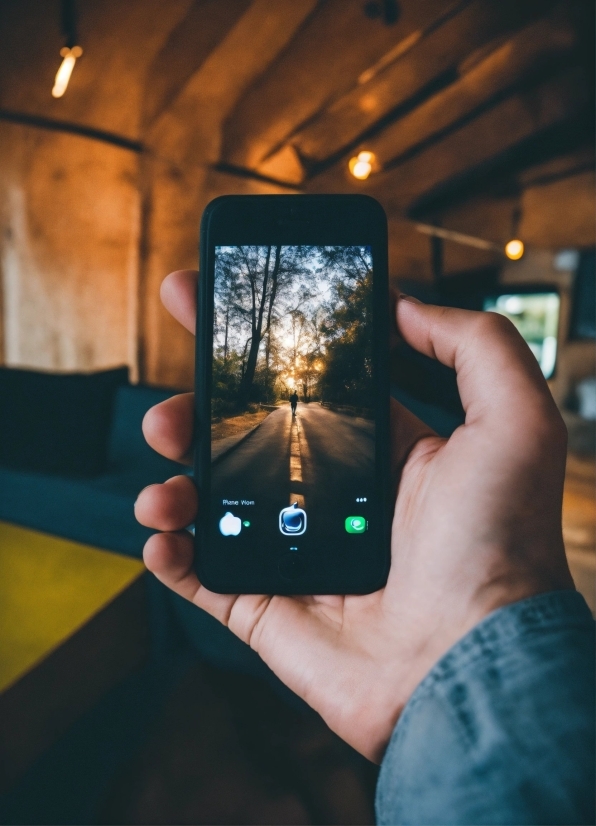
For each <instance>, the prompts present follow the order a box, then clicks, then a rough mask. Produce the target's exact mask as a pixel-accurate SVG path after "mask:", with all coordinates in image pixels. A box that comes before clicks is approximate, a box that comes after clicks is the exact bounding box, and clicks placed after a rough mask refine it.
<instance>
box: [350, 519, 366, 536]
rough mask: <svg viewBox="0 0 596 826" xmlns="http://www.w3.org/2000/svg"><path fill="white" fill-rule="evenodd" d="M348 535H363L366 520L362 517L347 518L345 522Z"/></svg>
mask: <svg viewBox="0 0 596 826" xmlns="http://www.w3.org/2000/svg"><path fill="white" fill-rule="evenodd" d="M345 526H346V530H347V532H348V533H364V531H365V530H366V527H367V525H366V519H365V518H364V517H363V516H348V518H347V519H346V521H345Z"/></svg>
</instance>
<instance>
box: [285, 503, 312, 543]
mask: <svg viewBox="0 0 596 826" xmlns="http://www.w3.org/2000/svg"><path fill="white" fill-rule="evenodd" d="M279 529H280V531H281V532H282V533H283V534H285V535H286V536H299V535H300V534H301V533H304V531H305V530H306V511H303V510H302V508H299V507H298V502H294V504H293V505H290V506H289V507H287V508H283V509H282V510H281V511H280V512H279Z"/></svg>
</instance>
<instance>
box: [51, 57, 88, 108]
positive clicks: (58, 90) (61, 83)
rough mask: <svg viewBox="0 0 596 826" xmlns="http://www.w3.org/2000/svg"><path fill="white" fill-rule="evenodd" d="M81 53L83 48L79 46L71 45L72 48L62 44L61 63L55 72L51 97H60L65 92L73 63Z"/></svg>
mask: <svg viewBox="0 0 596 826" xmlns="http://www.w3.org/2000/svg"><path fill="white" fill-rule="evenodd" d="M82 54H83V50H82V48H81V47H80V46H73V47H72V48H69V47H68V46H64V47H63V48H62V49H60V55H61V57H62V63H61V64H60V68H59V69H58V71H57V72H56V79H55V80H54V88H53V89H52V97H55V98H61V97H62V95H63V94H64V92H66V87H67V86H68V81H69V80H70V76H71V75H72V70H73V69H74V65H75V63H76V61H77V58H78V57H80V56H81V55H82Z"/></svg>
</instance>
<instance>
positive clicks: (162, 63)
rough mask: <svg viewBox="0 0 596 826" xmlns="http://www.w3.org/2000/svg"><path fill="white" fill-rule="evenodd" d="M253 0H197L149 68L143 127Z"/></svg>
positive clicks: (200, 63)
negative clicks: (223, 0) (223, 1)
mask: <svg viewBox="0 0 596 826" xmlns="http://www.w3.org/2000/svg"><path fill="white" fill-rule="evenodd" d="M250 2H251V0H226V2H225V3H222V2H221V0H194V2H193V3H192V5H191V6H190V8H189V10H188V12H187V14H186V15H185V16H184V18H183V19H182V20H181V21H180V22H179V23H178V25H177V26H176V27H175V28H174V29H173V30H172V32H171V33H170V35H169V36H168V38H167V40H166V42H165V43H164V45H163V47H162V48H161V49H160V51H159V52H158V53H157V54H156V56H155V57H154V59H153V61H152V62H151V65H150V66H149V68H148V71H147V79H146V82H145V90H144V97H143V102H142V113H141V118H142V126H143V127H144V128H147V127H148V126H149V125H150V124H151V123H152V121H154V120H155V119H156V118H157V117H159V115H160V114H161V112H163V110H164V109H165V108H166V107H167V106H168V104H169V103H171V101H172V100H173V98H174V97H175V96H176V95H177V93H178V92H179V91H180V90H181V89H182V87H183V86H184V85H185V83H186V82H187V81H188V80H189V78H191V77H192V75H193V74H194V73H195V72H196V71H197V69H199V68H200V66H202V64H203V63H204V62H205V60H206V59H207V57H208V56H209V55H210V53H211V52H212V51H213V49H214V48H215V47H216V46H217V44H218V43H219V42H220V41H221V40H222V39H223V37H224V36H225V35H226V33H227V32H228V31H229V30H230V29H231V28H232V26H233V25H234V24H235V23H236V21H237V20H238V19H239V18H240V17H241V16H242V14H244V12H245V11H246V9H247V8H248V6H249V5H250Z"/></svg>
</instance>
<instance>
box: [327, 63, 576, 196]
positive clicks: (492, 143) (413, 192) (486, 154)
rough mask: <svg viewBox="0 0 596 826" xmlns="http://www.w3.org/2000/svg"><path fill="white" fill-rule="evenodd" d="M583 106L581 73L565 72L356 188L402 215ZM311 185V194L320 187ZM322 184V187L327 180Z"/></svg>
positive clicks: (517, 96) (514, 97)
mask: <svg viewBox="0 0 596 826" xmlns="http://www.w3.org/2000/svg"><path fill="white" fill-rule="evenodd" d="M587 102H588V93H587V90H586V85H585V78H584V73H583V71H582V70H581V69H570V70H567V71H565V72H564V73H562V74H561V75H560V76H559V77H557V78H555V79H553V80H549V81H547V82H546V83H542V84H540V85H538V86H535V87H534V88H532V89H529V90H528V91H525V92H520V93H518V94H516V95H513V96H512V97H510V98H507V99H506V100H504V101H503V102H502V103H499V104H498V105H496V106H493V107H492V108H491V109H489V110H488V111H486V112H484V113H483V114H481V115H480V116H479V117H477V118H475V119H474V120H472V121H470V122H469V123H467V124H466V125H465V126H462V127H461V128H460V129H458V130H456V131H455V132H452V133H450V134H449V135H448V136H447V137H446V138H444V140H442V141H440V142H439V143H438V144H435V145H433V146H431V147H430V148H429V149H427V150H425V151H423V152H421V153H420V154H418V155H416V156H415V157H413V158H411V159H410V160H408V161H406V162H405V163H402V164H401V165H399V166H397V167H395V168H394V169H391V170H389V171H387V172H385V173H381V174H379V175H375V176H374V177H371V178H370V179H369V180H368V181H365V182H363V183H364V185H363V186H361V187H359V190H361V191H365V192H368V193H369V194H371V195H373V196H375V197H378V198H379V199H380V200H381V201H382V203H383V204H384V205H385V206H386V208H387V209H388V210H390V211H393V210H395V211H398V212H399V211H402V210H404V209H406V208H407V207H408V206H411V205H412V204H413V202H414V201H415V200H416V199H418V198H420V197H421V196H422V195H427V194H429V193H430V192H431V191H436V190H437V189H438V187H439V186H444V185H446V184H447V183H448V182H454V181H460V180H461V178H462V176H464V175H469V174H472V173H473V172H474V171H475V170H478V169H479V168H481V167H482V166H483V165H485V164H487V163H491V162H494V159H495V158H497V157H498V156H499V155H501V154H502V153H504V152H505V151H507V150H509V149H511V148H513V147H515V146H516V145H517V144H519V143H521V142H522V141H525V140H528V139H530V138H531V137H532V136H534V135H536V134H538V133H539V132H541V131H543V130H546V129H548V128H549V127H552V126H555V125H557V124H560V123H563V122H565V121H566V120H569V119H570V118H572V117H574V116H576V115H578V114H579V113H580V112H581V111H582V110H583V109H584V107H585V106H586V104H587ZM346 177H347V176H346ZM347 183H349V182H347V181H346V188H347ZM313 184H316V186H313V190H315V189H316V188H317V187H318V186H319V185H321V184H320V183H319V182H318V181H315V182H313ZM322 185H323V186H324V187H325V188H328V186H329V182H328V181H327V182H325V183H323V184H322ZM338 188H339V187H338ZM352 189H353V184H352Z"/></svg>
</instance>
